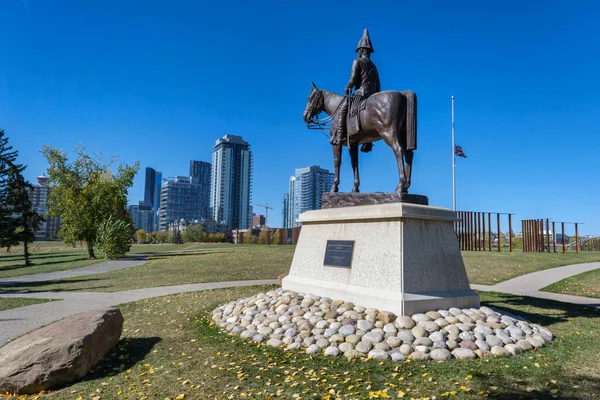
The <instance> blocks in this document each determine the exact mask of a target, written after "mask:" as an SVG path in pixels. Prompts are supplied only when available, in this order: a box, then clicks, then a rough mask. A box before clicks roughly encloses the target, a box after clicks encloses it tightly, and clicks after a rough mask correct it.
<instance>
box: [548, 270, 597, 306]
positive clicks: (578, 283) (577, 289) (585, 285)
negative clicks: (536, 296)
mask: <svg viewBox="0 0 600 400" xmlns="http://www.w3.org/2000/svg"><path fill="white" fill-rule="evenodd" d="M542 291H543V292H553V293H561V294H570V295H573V296H584V297H593V298H597V299H600V269H596V270H593V271H588V272H584V273H581V274H579V275H574V276H572V277H570V278H567V279H563V280H562V281H558V282H555V283H553V284H552V285H549V286H546V287H545V288H543V289H542Z"/></svg>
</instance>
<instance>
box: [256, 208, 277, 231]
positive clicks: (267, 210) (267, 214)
mask: <svg viewBox="0 0 600 400" xmlns="http://www.w3.org/2000/svg"><path fill="white" fill-rule="evenodd" d="M253 206H254V207H262V208H264V209H265V228H268V227H269V225H267V221H268V220H269V210H272V209H273V207H269V203H267V204H265V205H262V204H253Z"/></svg>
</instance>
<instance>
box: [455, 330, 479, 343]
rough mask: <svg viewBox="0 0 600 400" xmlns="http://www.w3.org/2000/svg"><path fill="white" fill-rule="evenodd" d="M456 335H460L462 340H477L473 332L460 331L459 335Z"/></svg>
mask: <svg viewBox="0 0 600 400" xmlns="http://www.w3.org/2000/svg"><path fill="white" fill-rule="evenodd" d="M458 337H460V338H461V339H462V340H470V341H472V342H474V341H475V340H477V339H476V338H475V335H474V334H473V332H461V333H460V335H458Z"/></svg>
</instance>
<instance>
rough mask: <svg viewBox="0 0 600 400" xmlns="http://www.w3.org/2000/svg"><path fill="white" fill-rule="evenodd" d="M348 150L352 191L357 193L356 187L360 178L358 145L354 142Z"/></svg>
mask: <svg viewBox="0 0 600 400" xmlns="http://www.w3.org/2000/svg"><path fill="white" fill-rule="evenodd" d="M348 151H349V152H350V160H351V162H352V170H353V171H354V187H353V188H352V192H354V193H358V192H359V190H358V187H359V186H360V178H359V176H358V145H357V144H354V145H352V146H350V148H349V149H348Z"/></svg>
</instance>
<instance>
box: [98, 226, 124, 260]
mask: <svg viewBox="0 0 600 400" xmlns="http://www.w3.org/2000/svg"><path fill="white" fill-rule="evenodd" d="M96 240H97V243H98V247H99V248H100V250H102V251H103V252H104V255H105V257H106V258H117V257H122V256H124V255H125V254H126V253H127V252H128V251H129V249H130V248H131V225H130V224H129V223H128V222H127V221H125V220H123V219H116V218H113V217H112V216H110V217H108V219H107V220H106V221H105V222H104V223H103V224H102V225H100V228H98V234H97V236H96Z"/></svg>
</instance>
